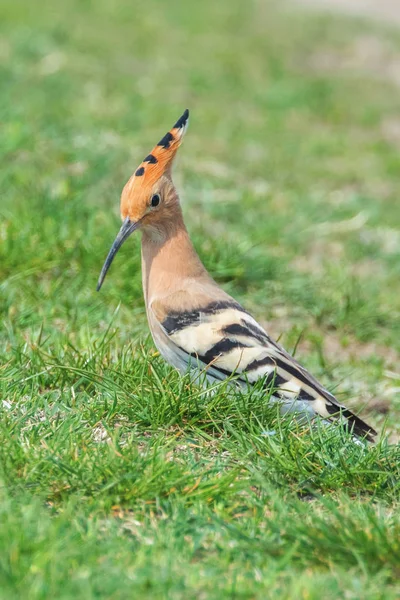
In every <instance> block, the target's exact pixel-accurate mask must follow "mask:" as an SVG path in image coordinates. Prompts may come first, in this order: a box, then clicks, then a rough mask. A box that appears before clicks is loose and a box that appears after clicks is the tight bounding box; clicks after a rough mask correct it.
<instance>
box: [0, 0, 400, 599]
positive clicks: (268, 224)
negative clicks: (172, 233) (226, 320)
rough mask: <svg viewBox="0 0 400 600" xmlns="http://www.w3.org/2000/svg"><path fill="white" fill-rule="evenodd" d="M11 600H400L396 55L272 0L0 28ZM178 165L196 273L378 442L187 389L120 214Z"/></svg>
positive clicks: (3, 468) (75, 14) (102, 2)
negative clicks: (154, 166)
mask: <svg viewBox="0 0 400 600" xmlns="http://www.w3.org/2000/svg"><path fill="white" fill-rule="evenodd" d="M0 13H1V14H0V86H1V94H0V121H1V126H0V127H1V131H0V139H1V143H0V153H1V170H0V178H1V200H0V311H1V317H0V323H1V325H0V327H1V329H0V410H1V413H0V598H1V599H3V598H4V599H5V600H13V599H14V598H15V599H17V598H29V600H38V599H49V598H51V599H53V598H57V599H62V600H64V599H69V598H74V599H76V598H84V599H85V600H86V599H88V600H90V599H92V598H93V599H94V598H104V599H107V600H108V599H112V600H119V599H125V598H140V599H141V598H143V599H145V598H148V599H158V598H159V599H168V598H169V599H173V600H179V599H182V600H187V599H191V598H193V599H207V600H208V599H216V600H217V599H220V598H232V599H253V598H257V599H264V598H272V599H274V598H276V599H279V600H281V599H286V598H287V599H290V598H304V599H307V600H313V599H320V598H323V599H324V600H329V599H337V598H346V599H350V600H351V599H354V600H358V599H360V598H363V599H379V598H382V599H383V598H384V599H385V600H391V599H393V600H395V599H398V598H399V597H400V584H399V577H400V512H399V492H400V447H399V445H398V440H399V438H400V423H399V416H400V372H399V363H400V361H399V357H400V260H399V255H400V202H399V197H398V196H399V172H400V117H399V105H400V33H398V32H397V31H396V30H395V29H393V30H391V29H390V28H386V27H385V26H384V25H377V24H373V23H368V22H367V21H358V20H355V19H349V18H345V17H340V16H335V17H333V16H325V15H321V14H314V13H313V12H309V11H307V12H301V11H300V10H299V8H298V7H296V8H293V7H290V5H288V4H283V5H282V3H278V4H275V3H274V2H267V1H264V2H262V1H261V0H250V1H249V2H243V1H240V0H219V1H218V2H214V1H213V0H203V1H202V2H195V1H194V0H190V1H187V2H178V1H177V0H170V1H169V2H162V1H161V0H148V1H147V2H146V3H141V2H140V3H139V2H132V1H131V2H128V0H114V1H113V2H110V1H109V0H97V1H96V2H94V1H91V0H85V1H83V0H67V1H66V2H63V3H62V2H54V1H52V2H50V1H49V0H42V2H40V3H38V4H36V6H34V5H33V3H31V2H28V1H27V0H21V1H20V2H15V1H14V2H12V1H11V0H3V2H2V6H1V9H0ZM186 107H188V108H189V109H190V111H191V123H190V126H189V131H188V134H187V136H186V138H185V143H184V145H183V146H182V148H181V150H180V155H179V160H178V161H177V164H176V167H175V181H176V183H177V186H178V188H179V190H180V191H181V197H182V204H183V209H184V214H185V217H186V221H187V225H188V228H189V230H190V232H191V235H192V237H193V239H194V242H195V245H196V248H197V249H198V251H199V254H200V256H201V257H202V259H203V261H204V263H205V264H206V266H207V268H208V269H209V270H210V272H211V273H212V275H213V276H214V278H215V279H216V280H217V281H218V282H220V283H221V285H223V286H224V288H225V289H226V290H227V291H228V292H230V293H231V294H233V295H234V296H235V297H237V299H238V300H240V301H241V302H242V303H243V304H244V305H245V306H246V307H247V308H248V309H249V310H251V311H252V312H253V313H254V315H255V316H256V317H257V318H258V319H259V320H260V321H261V322H262V323H263V324H265V326H266V327H267V329H268V330H269V331H270V332H271V333H272V334H273V335H274V336H275V337H280V341H281V342H282V343H283V344H284V345H285V346H286V347H287V349H288V350H292V351H293V350H294V349H296V356H297V358H299V359H300V360H301V361H302V362H303V363H304V364H305V365H306V366H307V367H308V368H309V369H310V370H311V371H312V372H313V373H314V374H315V375H316V376H317V377H318V378H319V379H320V380H321V381H322V382H323V383H324V384H325V385H326V386H327V387H328V388H329V389H330V390H331V391H334V392H335V394H337V397H338V398H339V399H340V400H342V401H343V402H344V403H346V404H347V405H348V406H350V407H351V408H353V409H354V410H356V411H357V413H359V414H360V415H361V416H362V417H364V418H365V419H366V420H367V421H369V422H370V423H371V424H372V425H373V426H374V427H375V428H377V430H378V431H379V432H380V435H379V440H378V442H377V444H376V445H369V446H368V447H367V446H364V445H357V444H354V443H353V441H352V439H351V438H350V437H349V436H348V435H347V434H346V433H345V432H344V431H342V430H340V429H339V428H324V427H318V426H315V427H314V428H312V429H310V428H309V427H307V426H305V425H301V424H299V423H296V422H295V421H291V420H290V419H281V418H279V416H278V415H277V413H276V410H275V409H274V408H272V407H270V406H268V404H267V403H266V402H265V401H263V399H262V398H260V394H258V393H257V390H256V391H255V392H254V393H250V392H249V393H244V392H243V393H235V394H233V393H229V392H228V390H227V389H226V387H225V386H224V385H223V384H222V385H221V386H220V387H219V388H218V389H217V390H216V393H215V394H214V395H210V394H207V393H205V391H204V390H203V389H199V388H197V387H196V386H195V385H194V384H193V383H192V382H191V381H190V380H189V378H188V377H181V376H179V375H178V374H177V373H176V372H175V371H174V370H173V369H171V368H170V367H168V366H167V365H165V364H164V362H163V361H162V359H161V358H160V357H159V356H158V354H157V353H156V351H155V348H154V346H153V343H152V340H151V339H150V337H149V334H148V328H147V323H146V316H145V310H144V302H143V298H142V289H141V274H140V240H139V236H136V238H134V237H132V239H130V240H129V241H128V242H127V243H126V244H125V245H124V247H123V249H122V250H121V251H120V253H119V254H118V256H117V258H116V260H115V262H114V264H113V266H112V269H111V271H110V273H109V275H108V277H107V280H106V282H105V284H104V286H103V289H102V291H101V293H100V294H99V293H96V291H95V287H96V281H97V277H98V275H99V272H100V269H101V266H102V264H103V261H104V258H105V255H106V253H107V251H108V249H109V247H110V245H111V242H112V241H113V239H114V237H115V234H116V232H117V231H118V228H119V223H120V222H119V213H118V204H119V194H120V191H121V189H122V187H123V185H124V183H125V181H126V180H127V179H128V177H129V176H130V175H131V173H132V172H133V170H134V169H135V168H136V167H137V165H138V164H139V163H140V161H141V160H142V158H143V156H145V155H146V154H148V152H149V151H150V150H151V148H152V146H153V145H154V144H155V143H156V142H157V141H158V140H159V139H160V137H161V136H162V135H163V134H164V133H165V132H166V131H167V130H168V129H169V128H170V126H171V125H172V124H173V123H174V122H175V121H176V119H177V118H178V117H179V116H180V115H181V113H182V112H183V110H184V109H185V108H186Z"/></svg>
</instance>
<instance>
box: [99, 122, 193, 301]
mask: <svg viewBox="0 0 400 600" xmlns="http://www.w3.org/2000/svg"><path fill="white" fill-rule="evenodd" d="M188 121H189V111H188V110H185V112H184V113H183V115H182V116H181V117H180V119H178V121H177V122H176V123H175V125H174V126H173V127H172V129H171V130H170V131H168V133H166V134H165V135H164V137H163V138H162V139H161V140H160V141H159V142H158V144H157V145H156V146H155V147H154V148H153V150H152V151H151V152H150V154H148V155H147V156H146V158H145V159H144V160H143V161H142V162H141V163H140V165H139V166H138V168H137V169H136V171H135V172H134V174H133V175H132V176H131V177H130V179H129V180H128V182H127V183H126V185H125V187H124V189H123V190H122V194H121V217H122V221H123V222H122V226H121V229H120V230H119V232H118V234H117V237H116V238H115V240H114V243H113V245H112V246H111V249H110V251H109V253H108V256H107V258H106V260H105V263H104V265H103V268H102V270H101V273H100V277H99V280H98V283H97V291H99V290H100V288H101V286H102V284H103V281H104V278H105V276H106V274H107V271H108V269H109V268H110V265H111V263H112V261H113V259H114V257H115V255H116V253H117V252H118V250H119V249H120V247H121V246H122V244H123V243H124V241H125V240H126V239H127V238H128V237H129V236H130V235H131V234H132V233H133V232H134V231H136V230H138V229H144V230H147V231H148V232H150V234H152V235H153V236H157V235H159V234H160V232H161V231H162V224H163V223H165V222H168V221H169V220H170V219H171V218H173V215H174V211H176V205H177V203H178V202H179V200H178V196H177V194H176V191H175V187H174V185H173V183H172V179H171V168H172V163H173V160H174V158H175V155H176V152H177V150H178V148H179V146H180V145H181V143H182V140H183V136H184V135H185V131H186V129H187V125H188Z"/></svg>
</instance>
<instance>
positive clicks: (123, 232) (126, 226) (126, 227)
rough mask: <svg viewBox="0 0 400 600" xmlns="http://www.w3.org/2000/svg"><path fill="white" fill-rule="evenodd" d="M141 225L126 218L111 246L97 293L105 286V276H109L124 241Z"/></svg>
mask: <svg viewBox="0 0 400 600" xmlns="http://www.w3.org/2000/svg"><path fill="white" fill-rule="evenodd" d="M139 225H140V223H139V222H138V221H136V222H135V221H131V220H130V218H129V217H126V219H125V221H124V222H123V223H122V226H121V229H120V230H119V232H118V235H117V237H116V238H115V240H114V243H113V245H112V246H111V249H110V252H109V253H108V256H107V258H106V260H105V262H104V265H103V268H102V270H101V273H100V277H99V280H98V282H97V287H96V290H97V291H100V288H101V286H102V285H103V281H104V279H105V276H106V275H107V271H108V269H109V268H110V266H111V263H112V261H113V260H114V256H115V255H116V254H117V252H118V250H119V249H120V248H121V246H122V244H123V243H124V241H125V240H126V239H128V237H129V236H130V235H131V233H133V232H134V231H135V229H138V228H139Z"/></svg>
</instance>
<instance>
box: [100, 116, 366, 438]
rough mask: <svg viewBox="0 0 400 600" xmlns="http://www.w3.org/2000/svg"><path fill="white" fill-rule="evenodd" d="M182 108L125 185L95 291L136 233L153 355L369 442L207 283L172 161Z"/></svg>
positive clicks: (356, 421)
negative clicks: (254, 389)
mask: <svg viewBox="0 0 400 600" xmlns="http://www.w3.org/2000/svg"><path fill="white" fill-rule="evenodd" d="M188 119H189V111H188V110H185V112H184V113H183V115H182V116H181V117H180V119H178V121H177V122H176V123H175V125H174V126H173V128H172V129H171V130H170V131H169V132H168V133H167V134H166V135H165V136H164V137H163V138H162V139H161V140H160V141H159V142H158V144H157V145H156V146H155V148H153V150H152V151H151V153H150V154H149V155H148V156H146V158H145V159H144V160H143V162H142V163H141V164H140V165H139V167H138V168H137V169H136V171H135V173H134V174H133V175H132V177H131V178H130V179H129V181H128V182H127V184H126V185H125V187H124V189H123V191H122V196H121V216H122V220H123V223H122V227H121V229H120V230H119V232H118V235H117V237H116V239H115V241H114V243H113V245H112V247H111V249H110V251H109V254H108V256H107V258H106V261H105V263H104V266H103V268H102V271H101V274H100V277H99V280H98V284H97V290H98V291H99V290H100V288H101V286H102V283H103V281H104V278H105V276H106V273H107V271H108V269H109V267H110V265H111V263H112V261H113V259H114V257H115V255H116V253H117V252H118V249H119V248H120V247H121V245H122V244H123V243H124V241H125V240H126V239H127V238H128V237H129V236H130V235H131V234H132V233H133V232H134V231H136V230H141V232H142V281H143V292H144V299H145V304H146V313H147V319H148V323H149V327H150V331H151V334H152V336H153V340H154V343H155V345H156V346H157V349H158V350H159V352H160V354H161V355H162V356H163V358H164V359H165V360H166V361H167V362H168V363H169V364H170V365H172V366H174V367H176V368H177V369H178V370H179V371H181V372H183V373H184V372H187V371H188V370H189V369H190V370H193V369H194V370H196V371H197V372H198V373H205V374H206V378H207V380H209V381H212V382H215V381H222V380H224V379H226V378H232V381H234V382H236V385H242V386H251V385H254V383H255V382H256V381H258V380H260V379H262V387H263V388H265V390H266V392H265V393H266V398H273V399H274V401H279V402H280V403H281V406H282V412H287V410H295V411H296V412H300V413H304V414H305V415H307V416H309V417H311V419H313V418H314V417H316V416H317V415H319V416H321V417H322V418H323V420H324V421H325V422H326V421H329V422H330V421H334V420H337V419H339V420H344V421H345V422H347V424H348V426H349V427H350V429H351V430H352V431H353V433H354V434H356V435H357V436H360V437H364V438H366V439H368V440H369V441H373V436H374V435H376V432H375V431H374V429H373V428H372V427H370V426H369V425H367V423H365V422H364V421H362V420H361V419H360V418H359V417H357V416H356V415H354V414H353V413H352V412H351V411H350V410H348V409H347V408H346V407H344V406H343V405H342V404H340V403H339V402H338V401H337V400H336V398H335V397H334V396H333V395H332V394H331V393H330V392H328V391H327V390H326V389H325V388H324V387H323V386H322V385H321V384H320V383H319V382H318V381H317V380H316V379H315V378H314V377H313V376H312V375H311V374H310V373H309V372H308V371H307V370H306V369H305V368H304V367H302V366H301V365H300V364H299V363H298V362H297V361H296V360H295V359H294V358H293V357H292V356H290V355H289V354H288V353H287V352H286V351H285V350H284V349H283V348H282V347H281V346H280V345H278V344H277V343H276V342H275V341H274V340H272V339H271V338H270V336H269V335H268V333H267V332H266V331H265V329H264V328H263V327H261V325H260V324H259V323H257V321H256V320H255V319H254V318H253V317H252V316H251V315H250V314H249V313H248V312H247V311H246V310H245V309H244V308H243V307H242V306H241V305H240V304H239V303H238V302H236V301H235V300H234V298H232V297H231V296H229V295H228V294H227V293H226V292H224V290H223V289H221V288H220V287H219V285H218V284H217V283H216V282H215V281H214V279H212V277H211V276H210V275H209V273H208V272H207V271H206V269H205V267H204V265H203V264H202V262H201V260H200V258H199V257H198V255H197V253H196V250H195V249H194V247H193V244H192V242H191V240H190V238H189V234H188V232H187V229H186V227H185V223H184V221H183V216H182V209H181V205H180V202H179V196H178V193H177V191H176V189H175V186H174V184H173V182H172V178H171V168H172V163H173V160H174V158H175V155H176V153H177V150H178V148H179V146H180V145H181V143H182V140H183V137H184V134H185V131H186V129H187V125H188Z"/></svg>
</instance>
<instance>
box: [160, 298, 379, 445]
mask: <svg viewBox="0 0 400 600" xmlns="http://www.w3.org/2000/svg"><path fill="white" fill-rule="evenodd" d="M187 296H189V297H187ZM193 297H195V296H193V295H192V294H190V295H189V292H179V300H180V302H179V304H180V305H181V306H184V308H182V309H181V310H177V308H176V307H177V303H176V302H174V299H173V298H171V297H170V298H169V299H168V303H166V302H165V301H163V302H160V301H156V302H153V303H152V304H151V306H150V310H151V311H152V312H153V315H154V317H155V318H156V321H157V323H158V324H159V325H160V328H161V333H162V337H163V340H161V338H160V336H158V340H157V339H156V338H157V336H156V335H155V336H154V338H155V340H156V344H157V346H158V347H159V349H160V352H161V354H163V356H164V357H165V358H166V360H167V361H168V362H170V363H171V364H173V365H174V366H177V367H178V368H180V369H181V370H185V369H187V367H188V366H189V365H191V366H193V362H194V361H195V364H196V366H198V367H199V368H200V369H203V368H204V370H205V372H206V373H207V374H208V375H209V376H211V378H213V379H217V380H224V379H226V378H227V377H230V376H232V375H234V376H235V379H237V380H238V381H239V382H241V383H243V384H244V383H246V384H250V385H251V384H254V383H255V382H256V381H258V380H259V379H263V384H264V386H265V387H266V388H268V389H271V388H273V395H274V396H275V397H277V398H279V399H281V400H282V401H285V402H291V403H292V404H295V405H296V406H298V407H299V409H300V408H301V409H303V410H307V412H309V413H311V414H315V413H316V414H318V415H320V416H322V417H324V418H325V419H332V418H333V417H336V416H340V415H342V416H344V417H346V418H347V419H348V421H349V423H350V425H351V426H352V427H353V430H354V432H355V433H356V434H358V435H360V436H365V435H367V437H368V438H369V439H372V438H371V434H372V435H375V434H376V432H375V431H374V430H373V429H372V428H371V427H370V426H369V425H367V424H366V423H364V422H363V421H362V420H361V419H359V417H357V416H356V415H354V414H353V413H352V412H351V411H350V410H348V409H347V408H345V407H344V406H342V405H341V404H339V403H338V401H337V400H336V398H335V397H334V396H333V395H332V394H331V393H330V392H328V390H326V389H325V388H324V387H323V386H322V385H321V384H320V383H319V382H318V381H317V380H316V379H315V378H314V377H313V376H312V375H311V374H310V373H309V372H308V371H307V370H306V369H305V368H304V367H302V366H301V365H300V364H299V363H298V362H297V361H296V360H295V359H294V358H293V357H292V356H290V355H289V354H288V353H287V352H286V351H285V350H284V349H283V348H282V347H281V346H280V345H279V344H277V343H276V342H275V341H274V340H272V339H271V338H270V337H269V335H268V334H267V332H266V331H265V330H264V329H263V328H262V327H261V326H260V325H259V324H258V323H257V321H256V320H255V319H254V318H253V317H252V316H251V315H250V314H249V313H248V312H247V311H246V310H245V309H244V308H243V307H242V306H240V304H238V303H237V302H235V301H234V300H233V299H232V298H230V297H229V296H224V297H223V299H221V300H217V301H209V300H208V302H205V303H204V302H203V304H202V306H198V307H196V308H190V309H189V308H187V306H190V302H189V301H190V298H191V299H192V305H193ZM182 298H184V299H185V300H186V301H185V302H183V303H182ZM171 306H173V307H174V309H172V308H170V307H171ZM150 321H151V319H150ZM153 333H154V331H153Z"/></svg>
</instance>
